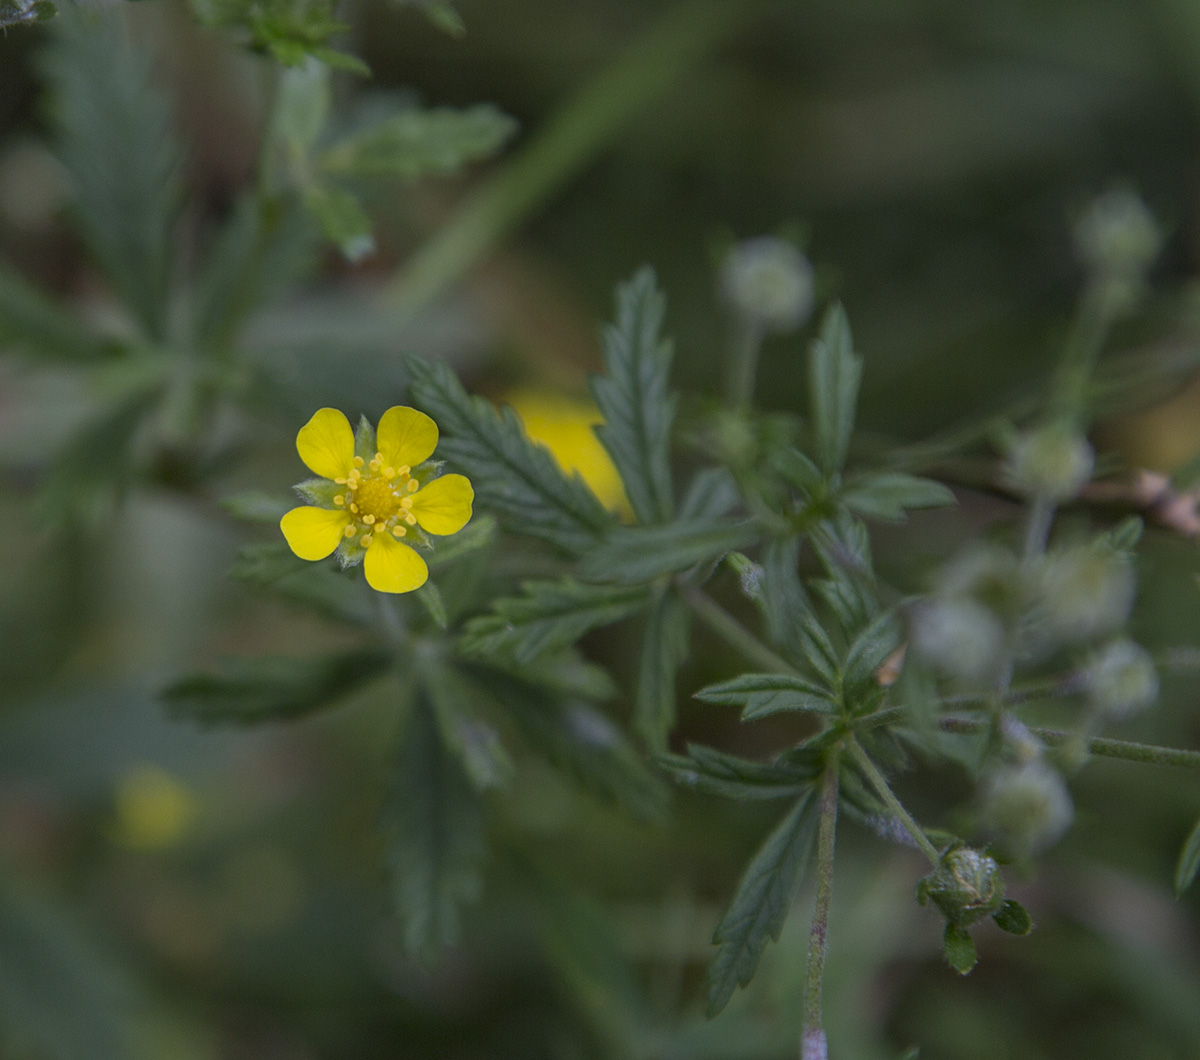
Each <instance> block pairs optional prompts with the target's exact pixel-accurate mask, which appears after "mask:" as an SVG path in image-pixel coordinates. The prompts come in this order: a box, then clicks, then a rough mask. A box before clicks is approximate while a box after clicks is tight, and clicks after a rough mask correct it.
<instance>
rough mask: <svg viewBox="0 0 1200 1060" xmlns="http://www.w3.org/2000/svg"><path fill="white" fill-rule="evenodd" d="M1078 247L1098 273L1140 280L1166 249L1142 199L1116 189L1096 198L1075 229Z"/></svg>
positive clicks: (1085, 260)
mask: <svg viewBox="0 0 1200 1060" xmlns="http://www.w3.org/2000/svg"><path fill="white" fill-rule="evenodd" d="M1075 246H1076V248H1077V250H1078V253H1079V256H1080V258H1081V259H1082V260H1083V263H1084V264H1085V265H1086V266H1087V267H1088V268H1089V269H1091V270H1092V271H1093V272H1094V273H1097V274H1108V275H1117V276H1124V277H1140V276H1141V275H1142V274H1143V273H1144V272H1145V271H1146V269H1147V268H1149V267H1150V265H1151V264H1152V263H1153V262H1154V259H1155V258H1156V257H1158V253H1159V251H1160V250H1161V249H1162V233H1161V232H1160V231H1159V228H1158V224H1157V222H1156V221H1155V220H1154V215H1153V214H1152V213H1151V212H1150V210H1149V209H1148V208H1147V206H1146V204H1145V203H1144V202H1143V201H1142V199H1141V197H1140V196H1139V195H1138V194H1137V193H1136V192H1134V191H1133V190H1132V189H1130V188H1113V189H1112V190H1110V191H1107V192H1105V193H1104V194H1103V195H1100V196H1098V197H1097V198H1096V199H1094V200H1093V201H1092V203H1091V205H1090V206H1089V207H1088V209H1087V211H1086V212H1085V213H1084V215H1083V216H1082V217H1081V218H1080V219H1079V223H1078V224H1077V225H1076V226H1075Z"/></svg>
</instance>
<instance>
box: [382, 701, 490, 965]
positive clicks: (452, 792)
mask: <svg viewBox="0 0 1200 1060" xmlns="http://www.w3.org/2000/svg"><path fill="white" fill-rule="evenodd" d="M484 823H485V820H484V813H483V806H482V804H481V803H480V801H479V795H478V794H477V793H476V791H475V789H474V788H473V787H472V785H471V782H470V780H469V779H468V777H467V774H466V771H465V769H464V768H463V765H462V763H461V762H460V761H459V759H458V757H457V755H455V754H453V753H451V752H450V751H448V750H447V748H446V747H445V746H444V744H443V742H442V736H441V731H440V729H439V726H438V722H437V719H436V715H435V711H434V707H433V705H432V704H431V703H430V702H429V700H428V698H427V697H426V696H425V694H424V693H422V692H420V691H418V693H417V696H416V699H415V700H414V702H413V708H412V712H411V714H410V716H409V719H408V725H407V726H406V728H405V732H404V738H403V741H402V743H401V746H400V753H399V755H398V757H397V761H396V770H395V773H394V775H393V778H392V791H391V795H390V798H389V800H388V805H387V807H386V809H385V825H386V827H387V828H388V830H389V832H391V833H392V840H391V843H390V845H389V849H388V863H389V866H390V868H391V875H392V896H393V900H394V902H395V907H396V913H397V916H398V918H399V921H400V927H401V930H402V937H403V940H404V946H405V949H406V950H407V951H408V952H409V953H410V954H412V955H413V956H415V957H417V958H418V959H420V960H421V961H423V962H425V963H426V964H430V963H432V962H433V960H434V959H435V958H436V956H437V954H438V953H439V952H440V951H441V950H442V949H444V948H445V947H446V946H448V945H451V944H452V943H453V942H455V941H456V940H457V938H458V933H459V918H460V915H461V910H462V908H463V907H464V906H465V905H468V904H471V903H473V902H475V901H476V900H477V899H478V898H479V894H480V891H481V890H482V884H483V881H482V876H481V872H482V867H483V862H484V859H485V858H486V856H487V843H486V837H485V834H484Z"/></svg>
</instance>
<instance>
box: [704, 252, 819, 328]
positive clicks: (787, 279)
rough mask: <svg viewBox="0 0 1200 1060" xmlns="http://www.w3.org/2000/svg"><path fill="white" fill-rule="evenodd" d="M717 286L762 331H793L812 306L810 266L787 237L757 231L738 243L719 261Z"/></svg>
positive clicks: (803, 320) (811, 271) (800, 323)
mask: <svg viewBox="0 0 1200 1060" xmlns="http://www.w3.org/2000/svg"><path fill="white" fill-rule="evenodd" d="M720 289H721V293H722V295H724V297H725V299H726V301H727V302H728V303H729V304H730V305H731V306H732V307H733V309H734V310H735V311H736V312H737V313H739V314H740V315H741V316H743V317H745V318H746V319H747V320H748V321H749V322H750V323H752V324H753V325H755V326H756V327H759V328H762V329H763V330H764V331H769V332H778V333H787V332H790V331H795V330H796V329H797V328H798V327H800V326H801V325H802V324H803V323H804V322H805V321H806V320H807V319H808V317H809V314H810V313H811V312H812V308H813V270H812V265H810V264H809V261H808V259H807V258H806V257H805V256H804V255H803V254H801V253H800V251H798V250H797V249H796V248H795V247H794V246H792V244H791V243H788V242H786V241H784V240H782V239H777V238H776V237H775V236H759V237H758V238H757V239H748V240H746V241H745V242H742V243H739V244H737V246H735V247H734V248H733V249H732V250H731V251H730V252H729V254H728V255H727V256H726V258H725V261H724V263H723V264H722V265H721V274H720Z"/></svg>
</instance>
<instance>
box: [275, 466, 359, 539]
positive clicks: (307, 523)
mask: <svg viewBox="0 0 1200 1060" xmlns="http://www.w3.org/2000/svg"><path fill="white" fill-rule="evenodd" d="M310 466H311V465H310ZM349 525H350V516H349V515H348V514H347V513H346V512H343V511H338V510H336V509H334V510H330V509H327V508H312V507H306V508H293V509H292V510H291V511H290V512H288V513H287V515H285V516H284V517H283V518H282V519H280V520H279V529H280V530H282V531H283V536H284V537H285V538H287V543H288V546H289V547H290V548H291V550H292V551H293V552H295V553H296V555H297V556H299V557H300V558H301V559H324V558H325V557H326V556H328V555H329V554H330V553H331V552H332V551H333V550H334V549H335V548H337V547H338V542H339V541H341V540H342V535H343V533H344V532H345V529H346V527H347V526H349Z"/></svg>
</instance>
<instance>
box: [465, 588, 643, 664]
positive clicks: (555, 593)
mask: <svg viewBox="0 0 1200 1060" xmlns="http://www.w3.org/2000/svg"><path fill="white" fill-rule="evenodd" d="M521 588H522V590H523V591H524V595H523V596H515V597H506V598H502V599H500V600H497V601H495V602H494V603H493V604H492V610H493V611H494V612H495V613H494V614H491V615H483V616H480V617H479V618H475V619H472V620H471V621H470V622H469V623H468V624H467V630H466V634H465V635H464V636H463V639H462V649H463V651H465V652H468V653H469V654H473V655H481V656H487V655H491V654H511V655H512V656H513V657H514V658H515V659H516V660H517V661H518V662H528V661H529V660H531V659H533V658H536V657H537V656H538V655H541V654H543V653H544V652H547V651H557V650H561V649H562V648H566V647H568V646H569V645H571V644H574V643H575V642H576V641H577V640H578V639H579V638H580V637H582V636H583V635H584V634H585V633H586V632H588V630H590V629H595V628H597V627H598V626H607V625H611V624H612V623H613V622H618V621H620V620H621V619H623V618H627V617H628V616H629V615H632V614H634V613H635V612H637V611H639V610H641V608H642V607H644V606H645V604H646V602H647V600H648V598H649V594H648V593H647V592H646V590H645V589H643V588H641V587H639V586H635V587H627V586H620V585H590V584H588V583H586V582H580V581H576V580H575V579H574V578H561V579H559V580H558V581H554V582H548V581H544V582H525V583H524V584H523V585H522V586H521Z"/></svg>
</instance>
